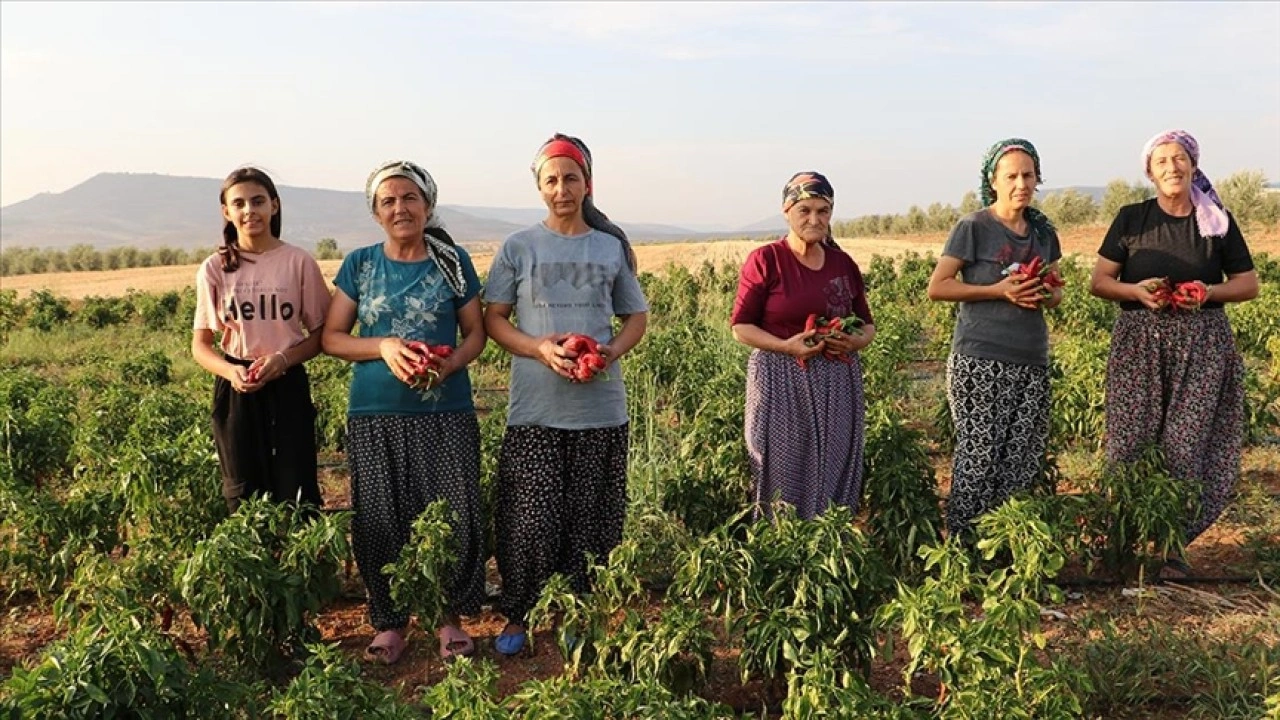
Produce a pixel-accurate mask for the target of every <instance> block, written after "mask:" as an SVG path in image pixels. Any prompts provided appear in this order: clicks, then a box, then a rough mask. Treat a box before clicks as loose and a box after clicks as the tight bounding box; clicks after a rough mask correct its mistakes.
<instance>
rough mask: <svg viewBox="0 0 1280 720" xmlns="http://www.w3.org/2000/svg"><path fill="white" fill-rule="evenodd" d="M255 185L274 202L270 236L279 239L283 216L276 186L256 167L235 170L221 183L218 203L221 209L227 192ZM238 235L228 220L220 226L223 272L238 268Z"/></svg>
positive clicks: (220, 254)
mask: <svg viewBox="0 0 1280 720" xmlns="http://www.w3.org/2000/svg"><path fill="white" fill-rule="evenodd" d="M248 182H251V183H257V184H259V185H261V186H262V187H264V188H266V189H267V196H268V197H270V198H271V199H272V200H275V201H276V211H275V214H273V215H272V216H271V223H270V226H271V236H272V237H275V238H279V237H280V216H281V215H282V214H283V208H281V207H280V193H279V192H277V191H276V184H275V183H274V182H271V178H270V177H269V176H268V175H267V174H266V173H265V172H263V171H261V170H259V169H258V168H256V167H242V168H237V169H236V170H235V171H233V172H232V173H231V174H230V175H228V176H227V179H226V180H224V181H222V190H221V191H220V192H219V193H218V203H219V204H221V205H222V206H223V207H226V205H227V191H228V190H230V189H231V188H233V187H235V186H236V185H239V184H241V183H248ZM239 239H240V235H239V233H238V232H236V226H235V224H234V223H232V222H231V221H230V220H228V221H227V222H226V224H225V225H223V226H222V245H221V246H219V247H218V256H219V257H221V258H222V270H223V272H235V271H236V269H237V268H239V267H240V246H239V245H238V244H237V241H238V240H239Z"/></svg>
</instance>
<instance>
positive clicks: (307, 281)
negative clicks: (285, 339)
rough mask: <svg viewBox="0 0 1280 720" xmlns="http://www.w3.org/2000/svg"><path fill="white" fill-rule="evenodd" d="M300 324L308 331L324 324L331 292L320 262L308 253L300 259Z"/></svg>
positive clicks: (331, 295) (331, 297)
mask: <svg viewBox="0 0 1280 720" xmlns="http://www.w3.org/2000/svg"><path fill="white" fill-rule="evenodd" d="M301 295H302V324H303V327H305V328H306V329H307V332H308V333H311V332H315V330H316V328H318V327H320V326H321V325H324V320H325V317H326V316H327V315H328V314H329V301H330V300H332V299H333V294H332V293H331V292H329V286H328V285H327V284H326V283H325V281H324V274H323V273H321V272H320V264H319V263H317V262H316V261H315V258H313V257H311V256H310V255H308V256H306V257H305V258H303V260H302V293H301Z"/></svg>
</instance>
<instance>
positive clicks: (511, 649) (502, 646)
mask: <svg viewBox="0 0 1280 720" xmlns="http://www.w3.org/2000/svg"><path fill="white" fill-rule="evenodd" d="M507 627H511V626H510V625H508V626H507ZM528 637H529V633H528V631H527V630H522V631H520V632H514V633H509V632H507V631H506V628H503V631H502V634H501V635H499V636H498V637H496V638H494V640H493V647H494V648H495V649H496V650H497V651H498V652H500V653H502V654H503V655H507V656H511V655H517V654H519V653H520V651H521V650H524V643H525V640H526V639H527V638H528Z"/></svg>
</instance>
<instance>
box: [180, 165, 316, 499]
mask: <svg viewBox="0 0 1280 720" xmlns="http://www.w3.org/2000/svg"><path fill="white" fill-rule="evenodd" d="M220 202H221V203H222V216H223V218H225V219H226V225H225V226H223V229H222V238H223V244H222V246H221V247H220V248H218V251H217V252H216V253H214V254H213V255H210V256H209V257H208V258H207V259H206V260H205V261H204V262H203V263H202V264H201V265H200V269H199V271H197V273H196V313H195V322H194V324H193V330H194V334H193V336H192V339H191V354H192V356H193V357H195V360H196V362H197V363H199V364H200V367H203V368H204V369H205V370H208V371H209V372H210V373H213V375H214V377H215V378H216V379H215V380H214V388H213V439H214V444H215V445H216V447H217V449H218V461H219V465H220V466H221V469H222V494H223V497H225V498H226V499H227V505H228V507H229V508H230V509H231V510H232V511H233V512H234V511H235V509H236V508H237V507H239V504H240V501H241V500H242V499H245V498H248V497H249V496H251V495H254V494H260V495H268V496H270V497H272V498H273V499H275V500H277V501H293V500H298V501H302V502H306V503H311V504H313V505H316V506H319V505H321V504H322V500H321V498H320V489H319V484H318V482H317V480H316V445H315V417H316V411H315V406H314V405H313V404H312V402H311V385H310V382H309V380H308V379H307V372H306V369H305V368H304V367H303V363H305V362H306V361H307V360H310V359H311V358H313V357H315V356H316V355H317V354H318V353H319V352H320V329H321V327H322V326H323V325H324V318H325V314H326V313H327V312H328V309H329V299H330V293H329V288H328V286H327V285H326V284H325V281H324V276H323V275H321V274H320V266H319V265H318V264H317V263H316V261H315V259H314V258H312V257H311V255H310V254H309V253H307V252H306V251H305V250H303V249H301V248H298V247H296V246H293V245H288V244H286V243H285V242H283V241H282V240H281V239H280V195H279V193H278V192H276V186H275V183H273V182H272V181H271V178H270V177H268V176H267V174H266V173H264V172H262V171H261V170H259V169H257V168H252V167H246V168H240V169H238V170H236V171H235V172H233V173H231V175H229V176H228V177H227V179H226V181H225V182H223V184H222V193H221V196H220ZM219 331H220V332H221V333H222V339H221V342H220V343H219V347H218V349H215V348H214V344H213V342H214V333H215V332H219Z"/></svg>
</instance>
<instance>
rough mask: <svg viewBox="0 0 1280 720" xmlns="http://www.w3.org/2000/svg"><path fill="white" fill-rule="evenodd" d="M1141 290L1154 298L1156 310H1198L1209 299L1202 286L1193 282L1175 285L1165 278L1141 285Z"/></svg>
mask: <svg viewBox="0 0 1280 720" xmlns="http://www.w3.org/2000/svg"><path fill="white" fill-rule="evenodd" d="M1142 288H1143V289H1144V290H1146V291H1147V292H1149V293H1151V296H1152V297H1154V298H1155V301H1156V303H1157V307H1156V309H1157V310H1163V309H1164V308H1177V309H1179V310H1199V309H1200V306H1201V305H1204V302H1205V300H1208V299H1209V293H1208V292H1207V291H1206V290H1205V288H1204V285H1201V284H1200V283H1198V282H1196V281H1194V280H1191V281H1188V282H1180V283H1178V284H1176V285H1175V284H1173V283H1171V282H1170V281H1169V278H1167V277H1166V278H1158V279H1155V280H1148V281H1147V282H1146V283H1145V284H1143V286H1142Z"/></svg>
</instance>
